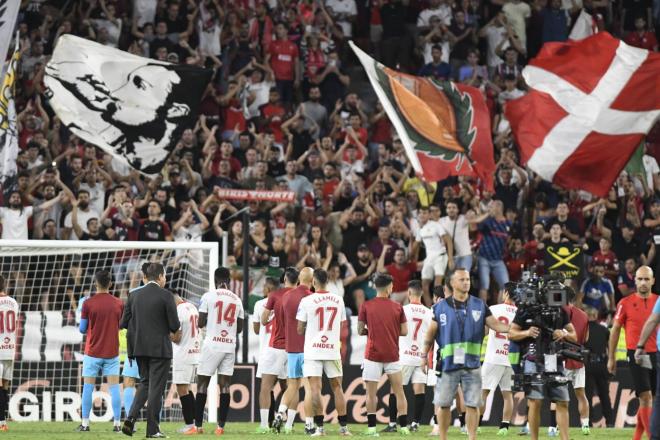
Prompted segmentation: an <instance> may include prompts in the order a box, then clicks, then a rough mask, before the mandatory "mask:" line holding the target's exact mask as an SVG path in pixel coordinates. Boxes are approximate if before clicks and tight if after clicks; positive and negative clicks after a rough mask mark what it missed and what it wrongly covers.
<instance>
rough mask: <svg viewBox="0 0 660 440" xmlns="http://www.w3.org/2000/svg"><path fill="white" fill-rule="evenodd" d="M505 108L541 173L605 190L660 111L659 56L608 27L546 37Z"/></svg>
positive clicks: (525, 156)
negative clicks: (556, 39) (577, 36)
mask: <svg viewBox="0 0 660 440" xmlns="http://www.w3.org/2000/svg"><path fill="white" fill-rule="evenodd" d="M523 77H524V78H525V81H526V82H527V84H528V85H529V87H530V93H528V94H527V95H525V96H524V97H522V98H520V99H517V100H515V101H510V102H509V103H508V104H507V107H506V115H507V118H508V119H509V121H510V123H511V128H512V131H513V134H514V136H515V138H516V141H517V143H518V146H519V148H520V153H521V157H522V160H523V162H524V163H527V165H528V166H529V168H530V169H532V170H533V171H534V172H536V173H537V174H539V175H540V176H541V177H542V178H543V179H545V180H548V181H551V182H553V183H555V184H557V185H559V186H561V187H564V188H568V189H583V190H586V191H589V192H591V193H593V194H596V195H600V196H605V195H606V194H607V192H608V191H609V188H610V187H611V186H612V184H613V183H614V181H615V179H616V178H617V176H618V175H619V172H620V171H621V170H622V169H623V167H624V166H625V165H626V163H627V162H628V159H629V158H630V156H631V155H632V154H633V152H634V151H635V149H636V148H637V146H638V145H639V143H640V142H641V140H642V139H643V138H644V136H645V135H646V133H648V132H649V130H650V129H651V127H653V124H654V123H655V121H656V120H657V119H658V118H659V117H660V54H656V53H652V52H649V51H647V50H643V49H638V48H635V47H631V46H628V45H626V44H625V43H624V42H623V41H620V40H618V39H616V38H614V37H612V36H611V35H610V34H608V33H607V32H600V33H598V34H596V35H593V36H591V37H589V38H586V39H584V40H581V41H569V42H565V43H548V44H545V45H544V46H543V48H542V49H541V51H540V53H539V55H538V56H537V57H536V58H534V59H533V60H532V61H531V62H530V64H529V65H528V66H527V67H525V69H524V70H523Z"/></svg>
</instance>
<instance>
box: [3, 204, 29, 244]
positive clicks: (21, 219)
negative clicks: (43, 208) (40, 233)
mask: <svg viewBox="0 0 660 440" xmlns="http://www.w3.org/2000/svg"><path fill="white" fill-rule="evenodd" d="M32 213H33V208H32V206H26V207H23V209H21V210H18V209H11V208H4V207H3V208H0V220H2V239H3V240H27V239H28V220H29V219H30V217H31V216H32Z"/></svg>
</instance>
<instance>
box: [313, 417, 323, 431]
mask: <svg viewBox="0 0 660 440" xmlns="http://www.w3.org/2000/svg"><path fill="white" fill-rule="evenodd" d="M314 424H315V425H316V426H318V427H319V428H321V429H323V416H322V415H320V416H314Z"/></svg>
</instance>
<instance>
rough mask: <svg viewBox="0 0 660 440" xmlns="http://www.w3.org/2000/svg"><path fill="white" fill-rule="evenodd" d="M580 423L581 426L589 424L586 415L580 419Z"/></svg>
mask: <svg viewBox="0 0 660 440" xmlns="http://www.w3.org/2000/svg"><path fill="white" fill-rule="evenodd" d="M580 425H581V426H589V417H586V418H584V419H580Z"/></svg>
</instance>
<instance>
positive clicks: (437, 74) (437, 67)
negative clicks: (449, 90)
mask: <svg viewBox="0 0 660 440" xmlns="http://www.w3.org/2000/svg"><path fill="white" fill-rule="evenodd" d="M431 58H432V61H431V62H430V63H428V64H425V65H424V66H423V67H422V68H421V69H420V70H419V73H418V75H419V76H430V77H432V78H435V79H437V80H448V79H449V78H450V75H451V67H450V66H449V63H445V62H443V61H442V46H439V45H434V46H433V47H432V48H431Z"/></svg>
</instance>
